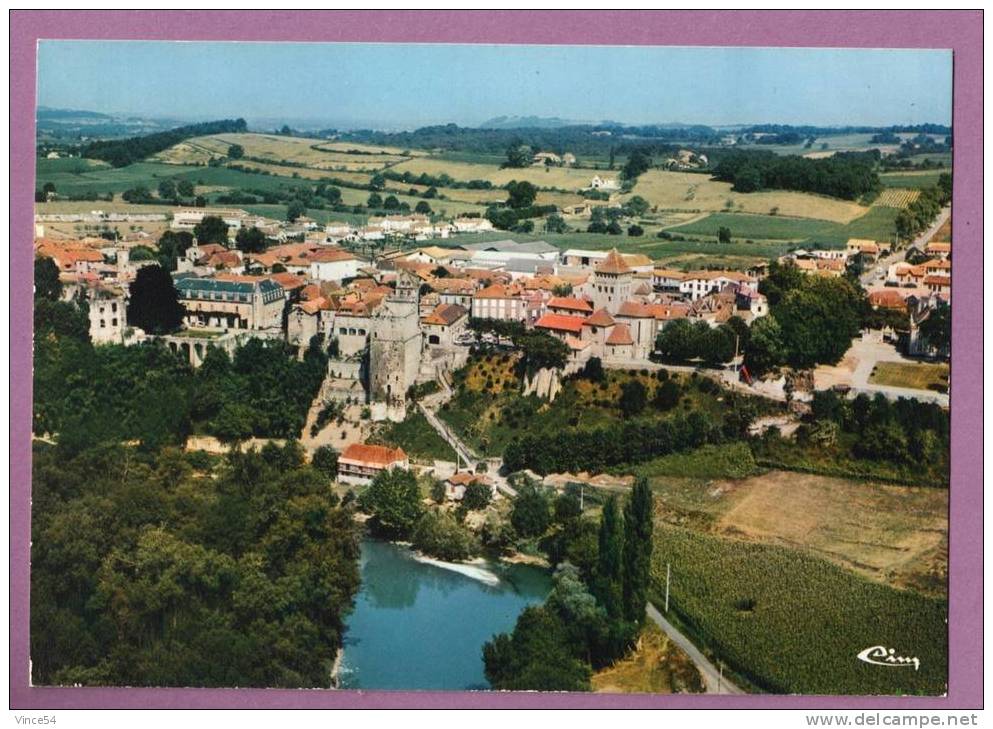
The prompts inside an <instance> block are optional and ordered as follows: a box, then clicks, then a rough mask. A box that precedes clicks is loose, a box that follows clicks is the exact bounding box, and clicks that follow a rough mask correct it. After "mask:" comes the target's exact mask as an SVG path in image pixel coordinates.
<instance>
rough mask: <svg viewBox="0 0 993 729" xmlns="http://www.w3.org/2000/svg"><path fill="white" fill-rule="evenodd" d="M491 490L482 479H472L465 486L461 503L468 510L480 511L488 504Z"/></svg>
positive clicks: (491, 494) (491, 496)
mask: <svg viewBox="0 0 993 729" xmlns="http://www.w3.org/2000/svg"><path fill="white" fill-rule="evenodd" d="M492 498H493V491H492V489H490V487H489V486H488V485H487V484H485V483H483V482H482V481H473V482H472V483H470V484H469V485H468V486H466V487H465V493H464V494H463V496H462V505H463V506H464V507H465V508H466V509H468V510H469V511H481V510H482V509H485V508H486V507H487V506H489V505H490V500H491V499H492Z"/></svg>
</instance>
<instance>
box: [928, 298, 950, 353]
mask: <svg viewBox="0 0 993 729" xmlns="http://www.w3.org/2000/svg"><path fill="white" fill-rule="evenodd" d="M920 336H921V339H923V340H924V342H925V343H926V344H927V345H928V347H930V348H931V349H933V350H935V351H937V352H950V351H951V346H952V309H951V307H950V306H948V305H947V304H942V305H939V306H938V307H936V308H935V309H932V310H931V312H930V313H929V314H928V315H927V318H925V319H924V320H923V321H922V322H921V323H920Z"/></svg>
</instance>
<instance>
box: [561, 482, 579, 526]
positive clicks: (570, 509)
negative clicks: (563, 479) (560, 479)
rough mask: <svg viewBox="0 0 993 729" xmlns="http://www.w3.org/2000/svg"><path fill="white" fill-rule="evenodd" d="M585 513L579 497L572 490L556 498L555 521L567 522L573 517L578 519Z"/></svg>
mask: <svg viewBox="0 0 993 729" xmlns="http://www.w3.org/2000/svg"><path fill="white" fill-rule="evenodd" d="M582 515H583V510H582V509H581V508H580V504H579V497H578V496H577V495H576V494H575V493H573V492H572V491H568V490H567V491H565V492H563V493H561V494H559V495H558V497H556V499H555V521H557V522H558V523H559V524H566V523H567V522H569V521H570V520H571V519H578V518H579V517H580V516H582Z"/></svg>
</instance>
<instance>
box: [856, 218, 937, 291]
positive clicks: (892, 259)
mask: <svg viewBox="0 0 993 729" xmlns="http://www.w3.org/2000/svg"><path fill="white" fill-rule="evenodd" d="M951 214H952V209H951V207H943V208H942V209H941V212H940V213H938V217H937V218H935V220H934V223H932V224H931V226H930V227H929V228H928V229H927V230H925V231H924V232H923V233H921V234H920V235H918V236H917V237H916V238H914V241H913V242H912V243H911V244H910V245H909V246H907V247H906V248H905V249H901V250H899V251H894V252H893V253H892V255H889V256H886V257H885V258H880V259H879V260H878V261H876V263H875V265H873V267H872V268H871V269H869V270H868V271H866V272H865V273H863V274H862V275H861V276H860V277H859V280H860V281H861V282H862V285H863V286H871V285H872V284H882V283H883V281H884V280H885V279H886V270H887V269H888V268H889V267H890V265H892V264H893V263H896V262H898V261H905V260H906V259H907V253H909V252H910V249H911V248H917V249H921V250H923V249H924V246H926V245H927V244H928V241H930V240H931V239H932V238H933V237H934V234H935V233H937V232H938V228H940V227H941V226H942V225H944V224H945V221H946V220H948V216H949V215H951Z"/></svg>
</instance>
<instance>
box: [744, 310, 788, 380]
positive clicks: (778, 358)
mask: <svg viewBox="0 0 993 729" xmlns="http://www.w3.org/2000/svg"><path fill="white" fill-rule="evenodd" d="M785 361H786V348H785V345H784V344H783V332H782V329H781V328H780V326H779V322H778V321H777V320H776V317H775V316H773V315H772V314H769V315H767V316H763V317H761V318H760V319H758V320H756V321H755V323H754V324H752V331H751V340H750V341H749V343H748V348H747V349H746V350H745V366H746V367H747V368H748V370H749V372H751V373H752V374H753V375H761V374H763V373H765V372H768V371H769V370H770V369H772V368H773V367H777V366H779V365H781V364H782V363H783V362H785Z"/></svg>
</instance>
